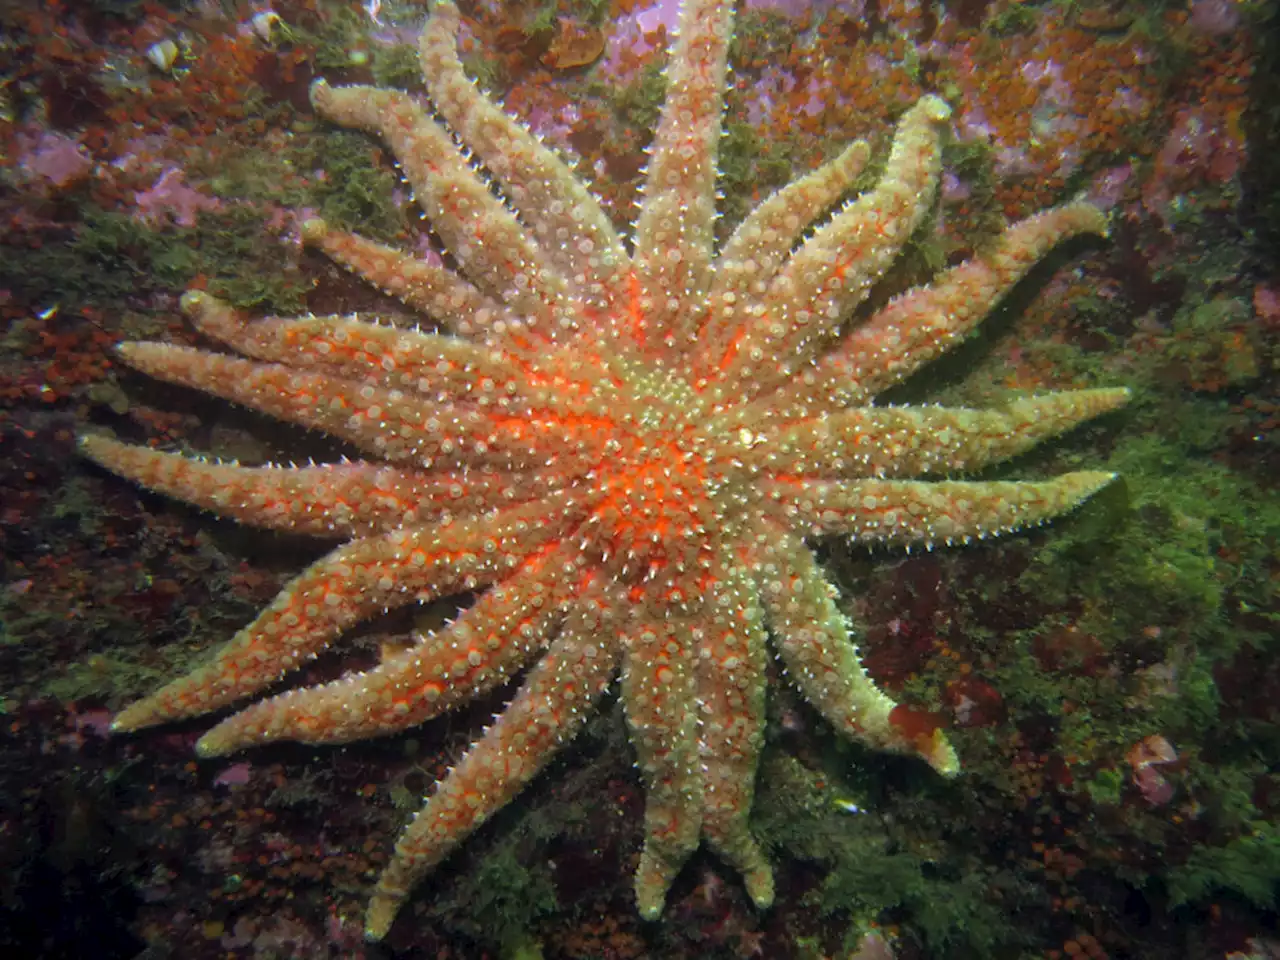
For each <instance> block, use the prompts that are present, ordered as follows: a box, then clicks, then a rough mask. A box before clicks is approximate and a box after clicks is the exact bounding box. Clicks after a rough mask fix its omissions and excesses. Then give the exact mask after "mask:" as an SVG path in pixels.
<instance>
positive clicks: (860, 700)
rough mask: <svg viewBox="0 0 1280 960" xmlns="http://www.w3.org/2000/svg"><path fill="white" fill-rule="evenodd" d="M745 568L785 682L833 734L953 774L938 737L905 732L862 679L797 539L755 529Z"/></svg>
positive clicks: (825, 585) (830, 592)
mask: <svg viewBox="0 0 1280 960" xmlns="http://www.w3.org/2000/svg"><path fill="white" fill-rule="evenodd" d="M752 568H753V571H754V574H755V577H756V584H757V587H758V589H759V591H760V596H761V598H762V600H763V602H764V608H765V615H766V619H767V621H768V625H769V629H770V631H771V632H772V634H773V637H774V641H775V643H776V645H777V649H778V654H779V656H780V657H781V658H782V662H783V664H784V665H785V666H786V668H787V674H788V675H789V676H790V677H791V679H792V681H793V682H794V683H795V684H796V685H797V686H798V687H799V688H800V691H801V692H802V693H803V694H804V696H805V698H806V699H807V700H808V701H809V702H810V703H812V704H813V705H814V706H815V707H817V708H818V710H819V712H821V713H822V715H823V716H824V717H826V719H827V720H828V722H830V723H831V725H832V726H833V727H835V728H836V729H837V730H839V731H840V732H841V733H843V734H845V735H846V736H848V737H851V738H853V739H854V740H857V741H859V742H861V743H864V744H866V745H867V746H869V747H872V748H874V749H877V750H888V751H891V752H893V753H908V754H918V755H919V756H921V757H923V758H924V760H925V761H927V762H928V763H929V765H930V766H932V767H933V768H934V769H935V770H937V771H938V772H939V773H942V774H944V775H951V774H953V773H955V772H956V771H957V770H958V769H959V761H958V760H957V759H956V754H955V750H953V749H952V747H951V744H949V743H948V742H947V740H946V737H945V736H944V735H943V734H942V731H941V730H938V729H932V730H930V731H928V732H927V733H924V734H921V733H918V732H917V731H914V730H912V729H910V728H908V727H905V726H904V725H903V724H902V723H901V718H902V712H901V710H900V709H899V708H898V707H897V705H896V704H895V703H894V702H893V701H892V700H891V699H890V698H889V697H887V696H886V695H885V694H884V693H882V692H881V691H880V689H879V688H878V687H876V685H875V682H874V681H873V680H872V679H871V677H870V676H868V675H867V672H866V671H865V670H864V669H863V667H862V664H861V662H860V661H859V659H858V650H857V648H856V647H855V646H854V645H853V641H852V640H851V638H850V636H849V624H848V621H847V620H846V619H845V616H844V614H842V613H841V612H840V610H839V608H837V607H836V604H835V601H834V600H833V599H832V598H833V596H834V595H835V592H836V591H835V588H834V587H833V586H832V585H831V584H830V583H829V582H828V581H827V579H826V577H825V576H824V575H823V573H822V570H821V569H819V567H818V564H817V563H816V562H815V561H814V559H813V554H812V553H811V552H810V551H809V548H808V547H807V546H805V544H804V542H803V541H802V540H801V539H800V538H799V537H796V536H794V535H793V534H791V533H788V532H787V531H786V529H785V528H783V527H781V526H779V525H773V524H765V525H762V527H761V530H760V535H759V536H758V537H757V538H756V547H755V552H754V556H753V557H752Z"/></svg>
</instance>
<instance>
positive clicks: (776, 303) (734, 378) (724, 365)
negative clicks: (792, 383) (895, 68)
mask: <svg viewBox="0 0 1280 960" xmlns="http://www.w3.org/2000/svg"><path fill="white" fill-rule="evenodd" d="M950 116H951V108H950V107H948V106H947V105H946V103H945V102H943V101H942V100H941V99H939V98H938V97H935V96H926V97H922V98H921V99H920V100H919V101H918V102H917V103H916V105H915V106H913V107H912V108H911V109H910V110H908V111H907V113H906V115H905V116H904V117H903V118H902V121H901V122H900V123H899V124H898V130H897V133H896V134H895V135H894V138H893V148H892V149H891V150H890V152H889V160H888V164H887V166H886V167H885V174H884V176H883V177H882V178H881V179H880V182H879V183H878V184H877V185H876V187H875V188H874V189H872V190H870V191H868V192H867V193H865V194H863V195H862V196H861V197H859V198H858V199H857V200H856V201H854V202H853V203H851V204H849V205H848V206H847V207H846V208H845V209H844V210H842V211H841V212H840V213H838V214H836V215H835V216H834V217H832V219H831V220H830V221H829V222H828V223H826V224H825V225H823V226H822V227H820V228H819V229H818V230H817V231H816V232H815V233H814V234H813V236H811V237H810V238H809V239H808V240H806V241H805V242H804V243H803V244H802V245H801V246H800V249H798V250H797V251H796V252H795V253H794V254H792V256H791V259H790V260H788V261H787V263H786V265H785V266H783V268H782V270H781V271H780V272H779V274H778V276H777V277H776V278H775V279H774V281H773V283H772V284H770V286H769V290H768V292H767V293H766V294H765V295H764V297H763V298H762V299H761V300H760V301H759V309H757V310H754V311H749V313H748V317H747V319H746V322H745V323H744V325H743V326H742V327H741V328H740V329H738V330H736V331H734V332H733V339H732V341H731V342H730V343H729V344H728V345H727V349H726V351H725V353H724V358H723V359H722V360H721V361H720V364H719V369H720V371H721V372H720V376H721V378H722V379H723V380H724V381H725V388H726V389H728V390H733V389H736V388H742V389H744V390H746V391H747V393H748V396H755V395H757V394H759V393H761V392H763V391H766V390H769V389H772V388H774V387H777V386H778V385H779V384H780V383H782V382H783V381H785V380H787V379H789V378H790V377H791V376H792V375H793V374H794V372H795V371H796V370H797V369H799V368H800V366H801V365H802V363H804V362H806V361H807V360H809V359H810V358H811V357H812V356H813V355H814V353H815V352H816V351H818V350H819V349H821V348H823V347H825V346H827V345H828V344H829V342H830V340H831V338H832V337H833V336H834V335H835V334H836V332H837V331H838V330H839V327H840V325H841V324H842V323H844V322H845V321H846V320H847V319H848V317H849V314H850V312H851V311H852V310H853V309H854V307H856V306H857V305H858V304H859V303H861V302H862V301H863V300H864V299H866V296H867V293H868V292H869V291H870V289H871V285H872V284H873V283H875V281H876V280H878V279H879V278H880V277H881V275H883V273H884V271H885V270H886V269H887V268H888V266H889V264H890V263H892V262H893V258H894V257H895V256H896V255H897V253H898V250H899V249H900V248H901V247H902V245H903V244H904V243H905V242H906V241H907V238H908V237H910V236H911V234H912V232H914V230H915V229H916V227H917V226H919V224H920V223H921V221H922V220H923V219H924V216H925V214H926V212H927V211H928V209H929V207H930V205H931V203H932V201H933V195H934V191H935V188H936V186H937V181H938V176H939V173H940V171H941V167H942V147H941V128H942V125H943V123H945V121H946V120H947V119H948V118H949V117H950Z"/></svg>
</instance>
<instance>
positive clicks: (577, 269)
mask: <svg viewBox="0 0 1280 960" xmlns="http://www.w3.org/2000/svg"><path fill="white" fill-rule="evenodd" d="M460 20H461V16H460V14H459V13H458V8H457V7H456V6H455V5H454V4H453V3H438V4H436V6H435V8H434V9H433V10H432V12H431V17H430V19H429V20H428V21H427V26H426V29H425V30H423V32H422V38H421V41H420V43H419V55H420V58H421V62H422V75H423V78H424V79H425V80H426V84H427V93H428V94H430V96H431V102H432V103H433V104H434V105H435V107H436V109H437V110H438V111H439V112H440V115H441V116H442V117H443V118H444V120H445V122H446V123H448V124H449V127H450V129H452V130H453V131H454V132H456V133H457V134H458V136H459V137H460V138H461V139H462V141H463V142H464V143H466V144H467V145H468V146H469V147H470V148H471V149H472V150H474V151H475V152H476V154H477V155H478V156H479V157H480V159H481V161H482V162H483V163H484V166H485V169H486V170H487V171H489V172H490V173H492V174H493V175H494V176H495V177H497V178H498V181H499V182H500V183H501V184H502V187H503V190H504V192H505V193H506V195H507V197H508V199H510V201H511V202H512V204H513V205H514V206H515V208H516V209H517V210H518V211H519V212H520V216H521V219H522V221H523V222H524V223H527V224H528V225H529V228H530V229H531V230H532V231H533V235H534V237H535V238H536V240H537V242H538V243H539V245H540V246H541V247H542V249H543V250H546V251H548V254H549V258H550V260H551V262H552V263H553V264H554V265H555V266H556V268H557V269H559V270H560V271H561V272H562V273H563V274H564V275H565V276H566V277H569V278H570V279H572V280H573V281H574V283H575V285H576V286H577V287H578V289H579V291H580V292H581V293H582V294H583V295H584V296H585V297H586V299H587V305H588V309H593V310H596V311H606V310H609V309H611V308H613V307H614V306H615V305H616V304H617V303H618V302H619V301H620V299H621V297H622V295H623V293H624V291H625V282H626V273H627V268H628V266H629V258H628V256H627V251H626V248H625V247H624V246H623V245H622V240H621V239H620V238H619V236H618V233H617V231H616V230H614V228H613V224H612V223H610V222H609V218H608V217H607V216H606V215H605V212H604V210H603V209H601V207H600V204H599V203H598V202H597V201H596V199H595V198H594V197H593V196H592V195H591V193H590V191H588V190H587V188H586V187H585V186H583V185H582V183H581V181H579V180H578V178H577V177H575V176H574V175H573V172H572V171H571V170H570V169H569V168H568V166H566V165H565V163H564V162H563V161H561V160H560V158H559V157H557V156H556V155H555V153H554V152H552V151H551V150H549V149H548V148H547V147H545V146H543V145H542V143H540V142H539V141H538V139H537V138H535V137H534V136H533V135H532V134H531V133H529V131H528V130H526V129H525V128H524V127H522V126H521V125H520V124H518V123H516V122H515V121H514V120H512V119H511V118H510V117H509V116H507V115H506V113H504V112H503V111H502V110H501V109H500V108H499V107H498V106H496V105H495V104H494V103H493V102H492V101H490V100H489V98H488V97H486V96H485V95H484V94H483V93H481V92H480V90H479V89H478V88H477V87H476V85H475V83H474V82H473V81H472V80H470V79H469V78H468V77H467V75H466V74H465V73H464V72H463V70H462V61H461V60H459V58H458V50H457V37H458V25H459V23H460Z"/></svg>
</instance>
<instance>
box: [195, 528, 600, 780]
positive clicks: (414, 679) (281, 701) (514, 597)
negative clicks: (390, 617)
mask: <svg viewBox="0 0 1280 960" xmlns="http://www.w3.org/2000/svg"><path fill="white" fill-rule="evenodd" d="M576 587H577V572H576V569H575V562H574V556H573V552H571V551H569V550H567V549H565V548H564V547H563V546H562V545H560V544H558V543H552V544H548V545H547V546H545V547H543V548H542V549H541V550H539V551H537V552H535V553H533V554H531V555H530V556H528V557H526V558H525V559H524V560H523V561H522V563H521V565H520V567H519V569H517V570H516V571H514V572H513V573H512V574H511V575H510V576H509V577H507V578H506V579H504V580H502V581H501V582H499V583H498V584H496V585H495V586H493V587H491V588H489V589H488V590H486V591H485V592H484V593H483V594H482V595H481V597H480V599H479V600H477V601H476V603H475V604H474V605H473V606H472V607H470V608H469V609H467V610H466V611H464V612H463V613H462V614H461V615H460V616H459V617H458V619H457V620H455V621H454V622H453V623H452V624H451V625H450V626H449V627H448V628H447V629H445V630H442V631H440V632H438V633H435V634H432V635H430V636H426V637H423V638H421V639H420V640H419V642H418V643H417V644H415V645H414V646H413V647H410V648H409V649H407V650H404V651H402V652H400V653H398V654H396V655H395V656H392V657H389V658H388V659H386V660H385V661H383V662H382V663H381V664H379V665H378V666H377V667H375V668H373V669H372V670H368V671H366V672H364V673H357V674H349V675H347V676H345V677H342V678H341V679H339V680H335V681H333V682H332V683H326V684H323V685H321V686H317V687H309V688H306V689H302V690H290V691H288V692H287V693H282V694H280V695H279V696H276V697H272V698H271V699H269V700H261V701H259V702H258V703H255V704H252V705H251V706H248V707H246V708H245V709H243V710H241V711H240V712H239V713H237V714H234V715H233V716H230V717H228V718H227V719H226V720H223V721H222V722H221V723H219V724H218V725H217V726H216V727H214V728H213V729H212V730H210V731H209V732H208V733H206V734H205V735H204V736H203V737H201V738H200V742H199V743H198V744H197V749H198V750H199V752H200V754H201V755H202V756H221V755H223V754H227V753H233V752H235V751H236V750H241V749H243V748H245V747H251V746H256V745H258V744H262V743H268V742H270V741H272V740H301V741H305V742H307V743H346V742H348V741H351V740H361V739H365V738H367V737H376V736H383V735H386V734H391V733H398V732H399V731H401V730H407V729H408V728H409V727H415V726H417V725H418V724H420V723H423V722H424V721H426V720H430V719H431V718H432V717H436V716H439V715H440V714H442V713H446V712H447V711H449V710H452V709H453V708H454V707H457V706H459V705H460V704H463V703H466V702H468V701H469V700H474V699H475V698H476V697H478V696H480V695H482V694H484V693H486V692H488V691H489V690H491V689H493V688H494V687H497V686H500V685H501V684H503V683H506V682H507V681H508V680H509V679H510V678H511V675H512V673H513V672H514V671H516V670H519V669H520V668H521V667H523V666H524V664H525V663H526V662H528V660H529V659H530V658H532V657H533V656H534V655H535V654H536V653H537V652H538V651H539V650H541V649H542V648H543V647H545V646H546V642H547V637H548V634H549V633H550V632H551V630H552V628H553V627H554V626H555V625H556V624H557V622H558V621H559V618H560V616H561V613H562V612H563V608H564V604H565V603H566V602H567V601H568V600H569V599H570V598H571V597H572V596H573V595H574V594H575V593H576Z"/></svg>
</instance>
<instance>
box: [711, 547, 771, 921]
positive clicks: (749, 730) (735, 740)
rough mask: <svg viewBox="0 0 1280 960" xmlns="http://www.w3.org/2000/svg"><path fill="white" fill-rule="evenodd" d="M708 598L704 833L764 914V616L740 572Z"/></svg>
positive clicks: (767, 899)
mask: <svg viewBox="0 0 1280 960" xmlns="http://www.w3.org/2000/svg"><path fill="white" fill-rule="evenodd" d="M710 600H711V608H712V609H714V610H716V611H717V614H716V619H715V620H714V621H713V622H712V623H711V624H709V625H708V627H707V629H706V630H705V632H704V634H703V641H702V645H701V647H700V648H699V649H698V650H697V660H696V661H695V666H694V682H695V685H696V688H697V700H698V709H699V713H700V716H699V725H698V751H699V754H700V756H701V760H702V763H701V769H702V798H703V800H702V802H703V814H702V835H703V837H705V838H706V840H707V843H708V845H709V846H710V847H711V849H713V850H714V851H715V852H716V853H717V854H719V855H720V856H721V857H723V858H724V860H725V861H726V862H727V863H729V864H730V865H731V866H732V867H733V868H734V869H736V870H737V871H738V872H739V873H741V874H742V876H743V879H744V881H745V883H746V886H747V892H748V893H749V894H750V896H751V900H752V902H753V903H754V904H755V905H756V906H757V907H760V908H762V909H763V908H764V907H768V906H770V905H771V904H772V903H773V870H772V868H771V867H770V866H769V861H768V860H767V859H766V858H765V855H764V853H763V852H761V850H760V845H759V844H758V843H756V840H755V838H754V837H753V836H752V835H751V828H750V824H749V820H750V815H751V802H752V799H753V797H754V794H755V782H756V765H757V762H758V761H759V758H760V746H761V743H762V742H763V740H764V732H763V731H764V716H765V652H766V649H767V647H768V639H767V637H766V636H765V631H764V614H763V612H762V611H761V609H760V606H759V604H758V603H757V601H756V590H755V584H754V583H752V581H751V579H750V575H749V574H748V573H747V572H746V571H745V570H743V569H741V568H737V567H734V568H730V569H729V571H728V576H727V577H726V579H725V580H723V581H721V582H720V583H719V584H717V586H716V588H715V591H714V593H713V595H712V596H711V598H710Z"/></svg>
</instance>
